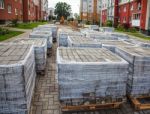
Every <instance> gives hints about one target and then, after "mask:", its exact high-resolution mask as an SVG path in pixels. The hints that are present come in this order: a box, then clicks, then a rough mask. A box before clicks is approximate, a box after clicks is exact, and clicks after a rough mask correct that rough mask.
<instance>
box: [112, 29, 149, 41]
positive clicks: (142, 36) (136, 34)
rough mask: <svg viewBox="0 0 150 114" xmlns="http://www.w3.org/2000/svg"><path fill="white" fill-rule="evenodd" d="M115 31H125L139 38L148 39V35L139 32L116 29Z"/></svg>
mask: <svg viewBox="0 0 150 114" xmlns="http://www.w3.org/2000/svg"><path fill="white" fill-rule="evenodd" d="M115 31H116V32H121V33H125V34H128V35H131V36H134V37H137V38H139V39H144V40H150V36H145V35H144V34H142V33H140V32H135V33H134V32H123V31H118V30H115Z"/></svg>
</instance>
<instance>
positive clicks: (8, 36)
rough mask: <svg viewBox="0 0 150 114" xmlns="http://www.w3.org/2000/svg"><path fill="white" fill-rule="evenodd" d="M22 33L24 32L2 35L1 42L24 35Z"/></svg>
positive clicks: (0, 36) (10, 32) (11, 32)
mask: <svg viewBox="0 0 150 114" xmlns="http://www.w3.org/2000/svg"><path fill="white" fill-rule="evenodd" d="M22 33H23V32H20V31H9V33H8V34H5V35H0V41H4V40H7V39H9V38H12V37H14V36H17V35H19V34H22Z"/></svg>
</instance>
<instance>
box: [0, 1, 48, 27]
mask: <svg viewBox="0 0 150 114" xmlns="http://www.w3.org/2000/svg"><path fill="white" fill-rule="evenodd" d="M41 3H43V4H41ZM47 11H48V0H0V23H2V24H3V23H7V22H10V21H12V20H14V19H17V20H18V21H24V22H28V21H38V20H43V19H45V17H46V15H47ZM42 14H43V16H41V15H42Z"/></svg>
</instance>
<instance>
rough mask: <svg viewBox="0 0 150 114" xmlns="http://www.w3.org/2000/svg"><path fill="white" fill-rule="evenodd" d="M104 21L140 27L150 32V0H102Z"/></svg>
mask: <svg viewBox="0 0 150 114" xmlns="http://www.w3.org/2000/svg"><path fill="white" fill-rule="evenodd" d="M101 6H102V11H101V12H102V15H101V19H102V23H103V24H105V23H106V21H107V20H112V21H113V24H114V25H115V26H117V25H118V24H122V25H124V26H127V27H136V28H139V29H140V30H141V31H142V32H144V33H146V34H150V0H102V2H101Z"/></svg>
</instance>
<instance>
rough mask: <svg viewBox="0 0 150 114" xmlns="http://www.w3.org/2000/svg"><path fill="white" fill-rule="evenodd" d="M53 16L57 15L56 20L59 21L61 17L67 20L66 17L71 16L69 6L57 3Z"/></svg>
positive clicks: (64, 3)
mask: <svg viewBox="0 0 150 114" xmlns="http://www.w3.org/2000/svg"><path fill="white" fill-rule="evenodd" d="M54 13H55V15H57V19H59V20H60V19H61V17H62V16H63V17H64V19H67V17H68V16H70V14H71V6H70V5H69V4H67V3H66V2H58V3H57V4H56V6H55V11H54Z"/></svg>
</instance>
